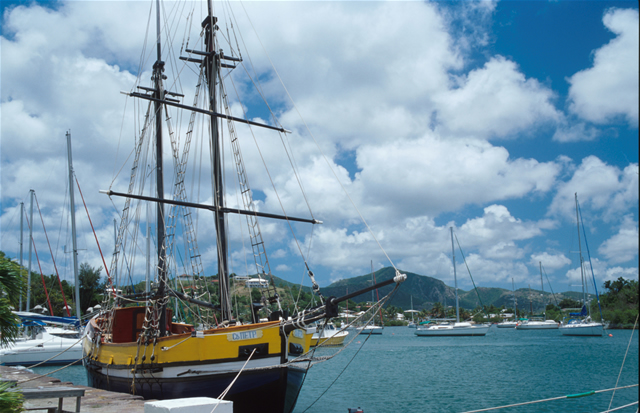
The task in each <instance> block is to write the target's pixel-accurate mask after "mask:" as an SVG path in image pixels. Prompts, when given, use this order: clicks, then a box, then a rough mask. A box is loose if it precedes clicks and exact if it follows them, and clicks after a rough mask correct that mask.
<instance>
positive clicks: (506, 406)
mask: <svg viewBox="0 0 640 413" xmlns="http://www.w3.org/2000/svg"><path fill="white" fill-rule="evenodd" d="M631 387H638V384H631V385H629V386H622V387H613V388H611V389H605V390H591V391H588V392H584V393H576V394H568V395H565V396H559V397H552V398H550V399H542V400H533V401H530V402H523V403H516V404H508V405H505V406H498V407H489V408H486V409H479V410H468V411H466V412H463V413H476V412H488V411H491V410H498V409H506V408H509V407H518V406H526V405H529V404H536V403H544V402H550V401H553V400H561V399H577V398H579V397H586V396H592V395H594V394H598V393H605V392H609V391H615V390H620V389H629V388H631Z"/></svg>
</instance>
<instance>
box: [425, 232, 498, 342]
mask: <svg viewBox="0 0 640 413" xmlns="http://www.w3.org/2000/svg"><path fill="white" fill-rule="evenodd" d="M450 230H451V254H452V261H453V281H454V284H455V292H456V322H455V323H443V324H436V325H430V326H426V327H418V328H416V332H415V334H416V335H417V336H421V337H433V336H484V335H486V334H487V332H488V331H489V328H490V327H491V325H477V324H472V323H470V322H466V321H463V322H460V303H459V302H458V278H457V276H456V254H455V248H454V246H453V228H450Z"/></svg>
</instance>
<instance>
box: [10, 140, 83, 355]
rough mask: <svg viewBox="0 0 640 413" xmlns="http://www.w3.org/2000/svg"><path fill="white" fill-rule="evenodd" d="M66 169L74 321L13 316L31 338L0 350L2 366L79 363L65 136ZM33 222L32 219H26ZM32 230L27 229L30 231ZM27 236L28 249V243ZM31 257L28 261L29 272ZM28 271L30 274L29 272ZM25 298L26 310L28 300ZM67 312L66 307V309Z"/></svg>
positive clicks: (77, 298)
mask: <svg viewBox="0 0 640 413" xmlns="http://www.w3.org/2000/svg"><path fill="white" fill-rule="evenodd" d="M66 138H67V154H68V166H69V201H70V202H69V204H70V205H69V206H70V208H69V209H70V214H71V232H72V234H71V240H72V244H73V269H74V271H73V274H74V283H75V290H74V292H75V302H76V318H72V317H56V316H53V315H50V316H45V315H42V314H37V313H32V312H28V311H27V312H19V311H18V312H16V314H17V315H18V316H19V317H20V319H21V320H22V322H23V324H24V325H30V327H28V328H29V329H31V332H32V333H31V336H30V337H27V338H25V339H24V340H18V341H16V342H14V343H13V344H11V345H10V346H8V347H7V348H4V349H0V364H2V365H6V366H26V367H29V366H33V365H36V364H42V365H45V364H47V365H58V364H69V363H73V362H77V361H80V360H81V359H82V343H81V342H80V340H79V337H80V330H79V329H80V318H81V317H80V314H81V313H80V281H79V279H78V247H77V245H76V219H75V217H76V214H75V202H74V192H75V191H74V184H73V178H74V174H73V161H72V156H71V134H70V133H69V132H67V133H66ZM33 196H34V192H33V190H31V211H32V213H33ZM30 221H31V222H33V216H32V217H31V219H30ZM32 229H33V226H31V230H32ZM32 237H33V235H30V236H29V245H30V246H31V239H32ZM30 267H31V257H29V268H30ZM29 271H30V270H29ZM29 296H30V294H27V303H26V304H27V308H28V307H29V302H30V300H29V298H30V297H29ZM69 308H70V307H69Z"/></svg>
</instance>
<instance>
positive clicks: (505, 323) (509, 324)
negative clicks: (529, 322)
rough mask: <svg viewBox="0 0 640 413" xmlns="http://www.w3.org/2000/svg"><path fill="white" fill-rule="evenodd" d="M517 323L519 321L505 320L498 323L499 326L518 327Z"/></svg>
mask: <svg viewBox="0 0 640 413" xmlns="http://www.w3.org/2000/svg"><path fill="white" fill-rule="evenodd" d="M517 325H518V322H517V321H503V322H502V323H498V324H496V326H498V328H516V326H517Z"/></svg>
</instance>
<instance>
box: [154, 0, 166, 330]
mask: <svg viewBox="0 0 640 413" xmlns="http://www.w3.org/2000/svg"><path fill="white" fill-rule="evenodd" d="M156 36H157V38H156V44H157V52H158V56H157V60H156V62H155V63H154V64H153V75H152V80H153V82H154V92H153V97H154V98H155V99H156V100H155V101H154V113H155V120H156V196H157V198H158V199H159V200H162V199H164V174H163V171H162V102H161V101H162V100H163V99H164V90H163V86H162V79H163V76H164V75H163V74H162V73H163V72H164V62H163V61H162V48H161V44H160V0H156ZM156 218H157V235H158V296H160V297H162V296H163V295H164V294H165V283H166V277H167V263H166V261H167V260H166V258H167V256H166V254H167V250H166V248H165V229H164V204H163V203H162V202H161V201H160V202H158V203H157V217H156ZM165 308H166V304H164V301H163V304H162V305H161V307H160V323H159V324H160V337H162V336H164V335H165V333H166V329H167V320H166V318H167V314H166V311H165Z"/></svg>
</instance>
